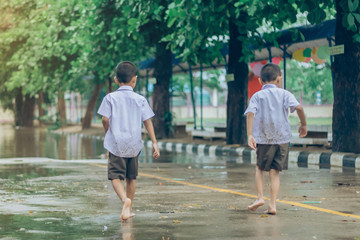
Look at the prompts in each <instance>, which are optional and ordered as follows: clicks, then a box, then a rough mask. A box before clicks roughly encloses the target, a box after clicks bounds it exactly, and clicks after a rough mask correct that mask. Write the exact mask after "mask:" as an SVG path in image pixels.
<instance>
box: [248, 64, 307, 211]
mask: <svg viewBox="0 0 360 240" xmlns="http://www.w3.org/2000/svg"><path fill="white" fill-rule="evenodd" d="M260 80H261V83H262V84H263V87H262V89H261V90H260V91H259V92H257V93H255V94H254V95H253V96H252V97H251V99H250V102H249V106H248V107H247V109H246V111H245V115H246V125H247V135H248V145H249V146H250V147H251V148H252V149H254V150H256V155H257V161H256V169H255V184H256V190H257V196H258V197H257V199H256V200H255V202H254V203H252V204H251V205H249V206H248V209H249V210H251V211H255V210H256V209H257V208H258V207H260V206H262V205H264V203H265V202H264V197H263V192H264V176H263V172H264V171H265V172H269V175H270V186H271V198H270V203H269V206H268V210H267V213H269V214H276V198H277V196H278V193H279V189H280V176H279V172H280V171H282V170H287V169H288V156H289V146H290V140H291V136H292V134H291V129H290V124H289V120H288V109H289V108H290V111H291V112H294V111H295V110H296V113H297V114H298V117H299V119H300V127H299V136H300V137H305V136H306V134H307V129H306V119H305V113H304V110H303V107H302V106H301V105H300V104H299V102H298V101H297V100H296V98H295V97H294V95H293V94H292V93H290V92H288V91H286V90H284V89H282V88H281V80H282V76H281V71H280V68H279V66H277V65H276V64H273V63H269V64H266V65H265V66H264V67H263V68H262V69H261V73H260Z"/></svg>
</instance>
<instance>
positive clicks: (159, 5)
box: [120, 0, 172, 138]
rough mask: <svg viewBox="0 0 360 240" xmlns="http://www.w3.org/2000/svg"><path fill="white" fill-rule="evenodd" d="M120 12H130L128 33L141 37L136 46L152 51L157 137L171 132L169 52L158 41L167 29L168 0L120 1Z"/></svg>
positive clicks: (136, 38) (165, 46)
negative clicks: (153, 57) (141, 43)
mask: <svg viewBox="0 0 360 240" xmlns="http://www.w3.org/2000/svg"><path fill="white" fill-rule="evenodd" d="M120 2H121V3H122V4H123V8H122V9H123V14H124V15H125V16H129V21H128V23H129V26H130V29H129V30H130V34H131V36H132V38H133V39H134V41H139V40H143V45H142V46H139V47H141V48H143V49H145V50H146V51H147V52H148V53H151V54H152V53H153V54H154V55H155V64H154V65H155V66H154V74H153V75H154V77H155V78H156V84H155V85H154V91H153V109H154V112H155V115H156V117H155V118H154V119H153V122H154V128H155V131H156V135H157V137H158V138H165V137H169V136H170V135H171V119H172V117H171V113H170V92H169V89H170V79H171V76H172V52H171V50H170V49H169V48H167V45H168V42H167V41H161V39H162V38H163V37H164V36H166V35H167V34H168V33H169V32H170V29H169V28H168V26H167V22H166V20H165V17H166V14H165V13H166V10H167V8H168V5H169V4H170V3H171V2H172V1H170V0H155V1H144V0H141V1H139V0H130V1H120Z"/></svg>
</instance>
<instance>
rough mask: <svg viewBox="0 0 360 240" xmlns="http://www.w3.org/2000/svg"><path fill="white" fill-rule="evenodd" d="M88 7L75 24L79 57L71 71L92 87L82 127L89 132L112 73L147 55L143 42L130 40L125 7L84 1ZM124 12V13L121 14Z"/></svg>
mask: <svg viewBox="0 0 360 240" xmlns="http://www.w3.org/2000/svg"><path fill="white" fill-rule="evenodd" d="M86 3H87V7H86V8H85V11H84V12H83V15H82V18H81V19H80V20H79V22H78V23H77V24H76V28H77V29H78V30H79V38H80V39H81V42H82V46H83V47H82V54H81V56H80V57H79V59H78V61H77V62H75V63H74V66H75V67H74V68H73V71H74V72H75V73H76V75H77V76H78V77H77V79H79V78H82V77H83V76H88V79H89V81H90V82H91V83H92V85H93V86H94V89H93V91H92V94H91V97H90V99H89V102H88V106H87V111H86V114H85V116H84V120H83V123H82V127H83V129H84V128H89V127H90V126H91V119H92V116H93V111H94V109H95V106H96V101H97V98H98V97H99V95H100V91H101V89H102V87H103V86H104V85H105V84H107V86H108V92H111V91H112V83H113V77H114V69H115V67H116V65H117V64H118V63H119V62H120V61H125V60H130V61H134V62H136V61H138V60H140V59H141V57H142V56H143V54H144V55H146V53H144V52H145V51H146V49H145V48H144V47H143V44H142V43H143V42H142V39H141V38H139V39H138V40H137V41H134V40H132V39H131V38H129V36H128V35H129V29H128V27H129V26H128V24H127V21H128V14H127V13H126V11H125V10H126V9H128V7H129V5H128V3H126V2H124V1H116V0H107V1H102V0H94V1H86ZM124 9H125V10H124Z"/></svg>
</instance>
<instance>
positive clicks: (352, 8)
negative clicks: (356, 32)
mask: <svg viewBox="0 0 360 240" xmlns="http://www.w3.org/2000/svg"><path fill="white" fill-rule="evenodd" d="M347 2H348V7H349V11H350V12H355V11H356V9H358V7H359V0H354V1H352V0H347Z"/></svg>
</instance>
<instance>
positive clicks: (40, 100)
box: [38, 91, 45, 127]
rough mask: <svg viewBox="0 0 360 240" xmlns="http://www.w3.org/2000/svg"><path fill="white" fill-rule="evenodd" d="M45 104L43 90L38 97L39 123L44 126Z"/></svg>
mask: <svg viewBox="0 0 360 240" xmlns="http://www.w3.org/2000/svg"><path fill="white" fill-rule="evenodd" d="M43 104H44V92H42V91H41V92H40V93H39V98H38V108H39V125H40V127H42V126H44V121H43V120H42V118H43V117H44V116H45V110H44V109H43Z"/></svg>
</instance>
